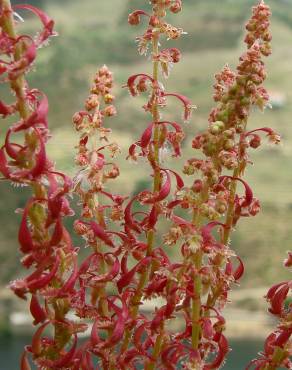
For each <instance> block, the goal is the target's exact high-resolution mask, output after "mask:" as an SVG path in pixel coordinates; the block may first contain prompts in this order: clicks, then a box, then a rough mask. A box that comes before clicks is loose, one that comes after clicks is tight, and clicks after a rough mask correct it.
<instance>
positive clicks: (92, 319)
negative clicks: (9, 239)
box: [0, 0, 292, 370]
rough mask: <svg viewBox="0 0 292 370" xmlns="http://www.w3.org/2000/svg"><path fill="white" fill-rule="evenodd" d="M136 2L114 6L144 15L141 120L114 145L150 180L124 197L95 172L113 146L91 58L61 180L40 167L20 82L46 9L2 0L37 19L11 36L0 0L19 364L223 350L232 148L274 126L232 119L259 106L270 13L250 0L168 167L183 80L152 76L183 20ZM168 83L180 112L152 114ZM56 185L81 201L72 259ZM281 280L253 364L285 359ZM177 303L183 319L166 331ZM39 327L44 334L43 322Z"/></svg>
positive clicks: (177, 358) (171, 5)
mask: <svg viewBox="0 0 292 370" xmlns="http://www.w3.org/2000/svg"><path fill="white" fill-rule="evenodd" d="M150 4H151V5H152V12H149V13H147V12H146V11H144V10H136V11H134V12H132V13H131V14H130V15H129V18H128V21H129V24H131V25H134V26H135V25H138V24H140V22H142V18H146V20H147V28H146V31H145V32H144V33H143V35H142V36H140V37H138V38H137V41H138V51H139V53H140V54H146V53H147V52H148V49H150V48H151V61H152V73H151V74H146V73H137V74H134V75H132V76H130V77H129V78H128V80H127V84H126V87H127V88H128V90H129V92H130V94H131V95H132V96H133V97H135V96H137V95H138V94H144V93H147V96H148V99H147V101H146V103H145V104H144V106H143V108H144V110H145V112H146V113H147V114H148V116H149V117H150V118H149V122H148V124H147V125H146V128H145V129H144V130H143V132H142V134H141V136H140V138H139V139H138V140H137V141H135V142H134V143H133V144H132V145H131V146H130V148H129V154H128V158H129V159H132V160H133V161H136V162H137V161H139V160H140V159H141V158H142V159H144V160H146V161H147V162H148V164H149V168H150V175H151V176H152V179H153V181H152V186H151V188H147V189H144V190H143V191H140V192H139V193H138V194H135V195H134V196H130V197H127V196H124V195H117V194H113V193H112V192H111V191H110V189H109V184H110V181H109V180H111V179H116V178H117V177H118V176H119V167H118V166H117V164H116V163H115V162H114V157H115V156H116V154H117V153H119V151H120V150H119V147H118V145H117V144H116V143H113V142H111V141H110V138H109V137H110V134H111V129H110V128H109V127H108V126H107V121H108V118H110V117H112V116H115V115H116V108H115V105H114V100H115V97H114V95H113V94H112V89H113V76H112V73H111V72H110V71H109V69H108V68H107V67H106V66H103V67H101V68H100V69H99V70H98V71H97V73H96V75H95V77H94V82H93V85H92V87H91V90H90V95H89V96H88V98H87V99H86V101H85V105H84V110H81V111H79V112H77V113H75V114H74V116H73V125H74V128H75V130H76V131H77V132H78V133H79V135H80V137H79V143H78V146H77V155H76V158H75V162H76V165H77V166H79V171H78V173H77V174H76V176H75V177H74V179H73V181H71V180H70V179H69V178H68V177H67V176H66V175H64V174H63V173H60V172H57V171H56V170H55V168H54V165H53V163H52V161H50V160H49V158H48V157H47V154H46V148H45V144H46V142H47V140H48V138H49V131H48V126H47V113H48V101H47V98H46V96H45V95H44V94H43V93H42V92H40V91H39V90H37V89H30V88H29V86H28V84H27V82H26V80H25V78H24V77H25V74H26V73H27V72H28V71H29V70H30V68H31V66H32V64H33V62H34V60H35V58H36V55H37V50H38V48H40V47H41V46H42V45H43V44H44V43H46V42H47V40H48V38H49V37H50V36H53V35H54V31H53V26H54V22H53V20H52V19H50V18H49V17H48V16H47V15H46V14H45V13H43V12H41V11H40V10H38V9H36V8H35V7H33V6H30V5H19V6H16V7H15V10H18V9H19V10H23V9H24V10H29V11H32V12H33V13H34V14H36V15H37V16H38V17H39V19H40V21H41V23H42V25H43V29H42V30H41V32H40V33H39V34H38V35H37V36H36V37H35V38H31V37H30V36H28V35H20V36H18V35H17V33H16V28H17V27H16V26H17V21H16V20H15V19H14V10H13V9H12V8H11V6H10V2H9V0H2V1H0V26H1V34H0V40H1V42H0V51H1V55H2V56H3V57H2V59H1V60H0V74H1V76H2V79H1V82H4V83H9V84H10V88H11V89H12V91H13V93H14V95H15V102H13V103H11V104H7V103H5V102H4V101H0V114H1V115H2V116H3V117H6V116H12V115H13V114H18V116H19V117H18V118H19V119H18V121H17V122H15V123H14V124H12V125H11V126H10V127H9V128H8V131H7V134H6V136H5V140H4V143H3V146H2V147H1V149H0V172H1V173H2V175H3V177H4V178H6V179H8V180H10V181H11V182H13V183H16V184H19V185H25V186H30V187H31V189H32V193H33V195H32V196H31V198H30V199H29V200H28V202H27V204H26V206H25V207H24V209H23V210H21V213H22V220H21V224H20V229H19V237H18V239H19V244H20V250H21V252H22V253H23V254H24V257H23V259H22V264H23V265H24V266H25V267H26V268H31V269H34V270H33V272H32V273H30V274H29V275H28V276H27V277H25V278H23V279H19V280H15V281H13V282H12V283H11V288H12V290H13V291H14V292H15V293H16V294H17V295H18V296H19V297H21V298H26V296H27V295H29V294H30V296H31V302H30V311H31V314H32V316H33V320H34V325H38V329H37V330H36V332H35V334H34V335H33V339H32V344H31V345H29V346H26V348H25V352H24V354H23V356H22V358H21V369H22V370H29V369H30V365H29V359H28V354H30V355H31V357H32V359H33V361H34V363H35V364H36V366H37V367H38V368H39V369H43V368H48V369H73V370H78V369H94V368H95V366H96V364H98V368H103V369H108V370H115V369H120V370H128V369H136V368H137V366H139V367H141V366H143V368H144V369H146V370H152V369H154V368H156V369H169V370H171V369H177V368H178V367H180V368H183V369H198V370H199V369H200V370H211V369H218V368H220V367H221V366H222V364H223V363H224V360H225V357H226V355H227V354H228V352H229V345H228V340H227V338H226V336H225V335H224V330H225V319H224V317H223V314H222V311H223V309H224V307H225V305H226V303H227V302H228V293H229V291H230V289H231V286H232V284H234V283H237V282H238V281H239V279H240V278H241V276H242V275H243V273H244V265H243V262H242V260H241V259H240V257H238V256H237V255H236V253H235V252H234V251H233V250H232V249H231V248H230V237H231V233H232V231H233V229H234V227H235V226H236V225H237V223H238V221H239V219H240V218H241V217H249V216H255V215H256V214H257V213H258V212H259V210H260V204H259V201H258V200H257V199H256V198H254V196H253V192H252V189H251V188H250V186H249V185H248V184H247V182H246V181H245V180H244V178H243V176H244V172H245V169H246V167H247V165H248V164H249V163H250V158H249V150H248V149H250V148H251V149H257V148H258V147H259V146H260V145H261V136H260V135H261V134H265V135H266V136H267V137H268V138H269V140H270V141H271V142H273V143H275V144H277V143H278V142H279V141H280V137H279V135H277V133H275V131H273V130H272V129H270V128H267V127H261V128H258V129H254V130H248V128H247V121H248V118H249V116H250V114H251V110H252V108H253V107H258V108H259V109H261V110H263V109H264V108H265V107H266V106H267V105H268V101H269V97H268V93H267V91H266V90H265V88H264V87H263V82H264V81H265V77H266V72H265V66H264V62H263V57H265V56H268V55H269V54H270V52H271V48H270V41H271V36H270V33H269V17H270V14H271V13H270V10H269V7H268V6H266V5H265V4H264V2H263V1H260V2H259V4H258V5H257V6H255V7H254V8H253V15H252V18H251V19H250V20H249V22H248V23H247V26H246V29H247V35H246V37H245V43H246V45H247V50H246V52H245V53H244V54H243V55H242V56H241V57H240V61H239V65H238V67H237V71H236V72H233V71H231V70H230V68H229V67H228V66H225V67H224V68H223V70H222V72H220V73H218V74H216V75H215V79H216V82H215V85H214V101H215V103H216V107H215V108H214V109H213V110H212V111H211V113H210V116H209V124H208V127H207V129H206V130H205V131H204V132H202V133H200V134H198V135H196V136H195V138H194V139H193V141H192V147H193V149H194V150H196V151H197V152H199V153H198V155H196V156H194V157H193V158H190V159H188V160H187V161H186V163H185V165H184V168H183V170H182V173H183V174H182V175H180V174H178V173H177V172H176V171H174V170H172V169H171V168H168V167H166V165H165V163H164V153H165V152H166V151H167V152H170V153H171V156H172V157H174V158H176V157H179V156H181V144H182V141H183V140H184V137H185V133H184V129H183V123H186V122H188V121H189V120H190V118H191V114H192V111H193V109H194V108H195V106H194V105H193V104H192V102H191V101H190V99H189V98H187V97H186V96H184V95H181V94H179V93H177V92H168V91H166V90H165V88H164V86H163V84H162V83H161V81H160V74H161V75H162V77H164V78H167V77H168V76H169V73H170V70H171V68H172V67H173V65H174V64H175V63H178V62H179V61H180V58H181V53H180V51H179V50H178V49H177V48H173V47H172V48H165V49H163V48H161V39H162V38H165V39H166V40H168V39H172V40H174V39H177V38H179V37H180V36H181V35H182V34H183V33H184V32H183V30H182V29H181V28H176V27H174V26H172V25H170V24H169V23H167V22H166V20H165V17H166V15H167V14H168V12H171V13H178V12H180V11H181V10H182V0H151V1H150ZM173 98H175V99H176V100H177V101H178V102H179V103H180V104H181V106H182V108H183V109H182V113H183V114H182V119H181V122H180V120H177V121H171V120H169V121H166V120H163V118H162V111H163V110H166V109H167V105H168V104H169V100H172V99H173ZM14 138H15V139H14ZM183 175H186V176H192V185H191V186H186V185H185V181H184V179H183ZM239 186H240V188H241V189H242V191H238V187H239ZM70 191H72V192H73V193H75V195H77V196H78V198H79V200H80V205H81V207H80V208H81V214H80V216H79V217H77V218H76V220H75V222H74V231H75V233H76V234H77V235H79V236H81V237H82V238H83V240H84V241H85V246H86V247H88V249H89V250H90V253H89V254H88V255H87V256H86V257H85V259H84V260H83V261H82V262H81V264H80V266H78V264H77V254H78V251H79V248H74V247H73V245H72V242H71V239H70V235H69V233H68V231H67V230H66V228H65V226H64V223H63V219H64V217H67V216H71V215H73V211H72V210H71V208H70V204H69V202H68V193H69V192H70ZM161 230H164V231H161ZM162 234H163V235H162ZM173 248H176V249H177V250H178V251H180V258H179V260H176V261H173V260H172V258H171V257H170V255H171V253H169V252H170V250H171V249H173ZM291 260H292V257H291V253H290V254H289V257H288V258H287V260H286V262H285V265H286V266H288V267H290V266H291V265H292V262H291ZM290 290H291V282H288V281H285V282H282V283H280V284H277V285H275V286H273V287H272V288H271V289H270V290H269V292H268V294H267V299H268V301H269V302H270V305H271V308H270V312H271V313H272V314H274V315H276V316H278V317H279V318H280V324H279V326H278V329H277V330H276V331H275V332H274V333H272V334H271V335H270V336H269V337H268V338H267V341H266V343H265V350H264V352H263V354H262V357H261V358H260V359H256V360H254V361H252V362H251V364H250V366H252V365H255V366H256V369H258V370H260V369H263V370H264V369H265V370H267V369H276V368H277V367H279V366H286V367H287V368H291V362H290V360H289V358H288V357H289V355H290V352H291V340H290V336H291V334H292V330H291V304H290V305H287V302H286V298H287V296H288V293H289V291H290ZM146 300H150V301H151V302H152V303H153V304H154V305H155V310H153V312H151V314H145V312H143V303H144V302H145V301H146ZM69 314H70V315H71V316H70V318H69V317H68V316H69ZM72 316H73V318H72ZM177 319H179V320H182V322H183V323H184V325H183V327H182V328H181V329H180V330H178V331H176V332H173V330H172V324H173V323H174V322H175V321H176V320H177ZM49 328H53V329H54V335H53V336H49V335H47V332H48V331H49ZM86 329H89V330H90V335H89V338H88V339H87V340H85V341H84V342H83V343H81V344H80V345H79V343H78V334H79V333H81V332H84V331H85V330H86Z"/></svg>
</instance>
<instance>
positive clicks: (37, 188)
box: [0, 0, 71, 358]
mask: <svg viewBox="0 0 292 370" xmlns="http://www.w3.org/2000/svg"><path fill="white" fill-rule="evenodd" d="M0 5H1V6H2V14H3V17H2V19H1V27H2V28H3V30H4V31H5V32H6V33H7V35H8V36H9V37H11V38H12V39H13V40H17V38H18V34H17V32H16V29H15V22H14V19H13V9H12V7H11V2H10V0H1V1H0ZM22 56H23V49H22V46H21V44H17V45H16V47H15V50H14V52H13V59H14V61H15V62H17V61H19V60H20V59H21V58H22ZM9 83H10V87H11V89H12V90H13V91H14V92H15V96H16V99H17V104H16V107H17V112H18V113H19V116H20V118H22V119H23V120H26V119H28V118H29V116H30V114H31V113H32V110H31V108H30V106H29V104H28V101H27V98H26V81H25V77H24V72H23V73H21V74H20V75H19V76H18V77H17V78H14V79H9ZM34 135H35V133H34V130H28V132H26V134H25V140H26V141H27V142H28V143H30V141H32V142H33V141H34ZM29 183H30V185H31V187H32V190H33V193H34V196H35V198H39V199H45V198H46V197H47V191H46V189H45V187H44V186H43V185H42V184H41V183H39V182H37V181H36V180H30V181H29ZM31 222H32V224H35V226H36V229H37V223H38V222H39V219H38V218H37V219H36V220H35V221H34V220H33V219H31ZM42 231H43V230H42ZM40 238H41V239H43V242H44V243H45V242H48V233H47V232H45V234H44V235H43V236H40ZM52 306H53V308H54V318H55V320H56V323H55V324H54V337H55V343H56V348H57V349H56V352H54V353H53V352H52V353H50V354H49V356H50V357H51V358H54V357H58V352H59V350H60V349H62V348H63V347H64V346H65V345H66V343H67V342H68V340H69V339H70V337H71V334H70V330H69V329H68V328H67V327H64V325H62V324H60V322H63V321H64V318H65V315H66V313H67V311H68V310H69V307H68V302H67V301H66V299H55V300H54V302H53V304H52ZM57 321H59V323H58V322H57Z"/></svg>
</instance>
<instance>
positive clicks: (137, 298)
mask: <svg viewBox="0 0 292 370" xmlns="http://www.w3.org/2000/svg"><path fill="white" fill-rule="evenodd" d="M158 45H159V34H155V35H154V37H153V41H152V48H153V49H152V50H153V55H157V54H158V52H159V47H158ZM158 74H159V63H158V61H153V71H152V78H153V80H154V81H155V82H156V83H157V82H158ZM152 99H153V101H154V105H153V110H152V120H153V122H154V126H155V127H154V134H153V137H154V149H153V152H154V153H153V154H154V163H155V168H154V180H153V192H154V193H155V192H158V191H159V189H160V186H161V176H160V168H159V136H160V129H159V125H158V124H157V122H158V121H159V109H158V105H157V102H156V97H155V91H153V95H152ZM153 245H154V231H153V230H149V231H148V232H147V256H150V255H151V253H152V250H153ZM148 273H149V270H148V269H147V268H146V269H145V271H144V272H143V273H142V275H141V277H140V280H139V283H138V287H137V291H136V294H135V295H134V297H133V299H132V304H131V308H130V312H131V317H132V318H133V319H135V318H136V317H137V314H138V311H139V304H140V302H141V298H142V295H143V288H144V287H145V284H146V282H147V277H148ZM130 337H131V331H130V330H129V329H127V330H126V333H125V337H124V341H123V344H122V347H121V352H124V351H125V350H126V349H127V348H128V345H129V342H130ZM158 342H160V339H159V341H158ZM157 351H158V349H157ZM145 369H148V368H147V367H146V368H145ZM150 369H151V367H150V368H149V369H148V370H150Z"/></svg>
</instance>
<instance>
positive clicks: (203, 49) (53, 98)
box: [0, 0, 292, 370]
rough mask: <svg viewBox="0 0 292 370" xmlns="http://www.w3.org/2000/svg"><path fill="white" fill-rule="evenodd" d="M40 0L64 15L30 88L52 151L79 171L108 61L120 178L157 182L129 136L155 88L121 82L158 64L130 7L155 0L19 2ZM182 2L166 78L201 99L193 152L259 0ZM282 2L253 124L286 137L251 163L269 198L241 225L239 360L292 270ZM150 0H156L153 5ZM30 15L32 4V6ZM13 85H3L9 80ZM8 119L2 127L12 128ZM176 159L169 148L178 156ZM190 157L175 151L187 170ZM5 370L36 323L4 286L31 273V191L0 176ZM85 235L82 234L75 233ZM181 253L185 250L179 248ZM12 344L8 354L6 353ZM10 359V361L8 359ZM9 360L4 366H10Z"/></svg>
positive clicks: (252, 346)
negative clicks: (269, 294)
mask: <svg viewBox="0 0 292 370" xmlns="http://www.w3.org/2000/svg"><path fill="white" fill-rule="evenodd" d="M18 2H21V3H24V2H26V3H30V4H32V5H36V6H40V7H41V8H43V9H45V10H46V12H47V13H48V14H49V15H50V16H51V17H52V18H54V19H55V21H56V30H57V31H58V34H59V37H56V38H53V39H52V40H51V42H50V45H49V47H47V48H44V49H42V50H40V51H39V56H38V59H37V63H36V65H35V68H34V71H33V72H32V73H31V74H30V75H29V82H30V85H31V86H32V87H37V88H39V89H41V90H43V91H44V92H45V93H46V94H47V95H48V98H49V101H50V114H49V118H50V121H49V122H50V128H51V131H52V134H53V139H52V140H51V142H50V143H49V145H48V146H49V152H50V156H51V158H53V159H54V160H55V161H56V162H57V167H58V168H59V169H62V170H64V171H66V172H67V173H69V174H70V175H74V173H75V172H76V168H74V155H75V149H74V146H75V145H76V143H77V136H76V135H75V134H74V130H73V128H72V124H71V117H72V115H73V113H74V112H75V111H78V110H80V109H82V107H83V102H84V100H85V98H86V96H87V94H88V91H89V87H90V85H91V79H92V77H93V75H94V73H95V71H96V69H97V68H98V67H100V66H101V65H103V64H104V63H105V64H107V65H108V66H109V68H110V69H111V70H112V71H113V72H114V75H115V80H116V88H115V94H116V97H117V100H116V106H117V109H118V113H119V114H118V116H117V117H116V118H114V119H112V120H110V121H108V122H109V124H110V125H111V127H112V129H113V138H114V139H115V138H116V140H117V141H118V142H119V144H120V145H121V147H122V150H123V152H122V155H121V160H122V161H123V163H121V169H122V174H121V176H120V178H119V180H117V181H115V184H114V182H113V185H112V186H113V189H114V190H116V191H118V190H119V189H127V192H130V193H131V192H133V193H135V192H137V191H139V190H142V189H144V188H145V186H146V185H147V183H149V182H150V181H151V178H150V177H149V175H148V172H147V167H146V165H144V164H141V163H140V164H139V165H138V166H135V165H133V164H129V163H125V161H124V158H125V157H126V155H127V147H128V146H129V145H130V143H131V142H133V141H135V140H137V139H138V138H139V133H141V132H142V130H143V128H145V127H146V126H145V125H146V123H147V122H148V117H147V115H146V114H145V113H143V110H142V109H141V106H142V105H143V104H144V102H145V96H144V97H143V96H141V97H138V98H135V99H133V98H131V97H130V96H129V94H128V92H127V91H126V90H125V89H122V88H121V86H122V85H123V84H124V83H125V81H126V80H127V78H128V76H129V75H130V74H134V73H139V72H145V71H149V69H150V68H149V66H150V63H149V60H147V58H144V57H140V56H139V55H138V54H137V50H136V44H135V37H136V36H137V35H139V34H141V33H142V31H143V27H144V26H145V24H144V25H143V26H141V27H140V26H139V27H130V26H129V25H128V23H127V16H128V13H129V12H130V11H133V10H135V9H137V8H144V9H145V8H146V7H148V2H147V1H146V0H82V1H79V0H38V1H37V0H31V1H12V3H14V4H15V3H18ZM183 3H184V9H183V12H182V13H179V14H178V15H176V16H170V17H169V22H170V23H173V24H174V25H177V26H179V27H180V26H181V27H183V29H184V30H185V31H186V32H187V34H186V35H184V36H183V38H181V39H180V40H179V41H176V42H170V41H168V46H167V47H171V46H176V47H179V48H180V49H181V50H182V51H183V59H182V62H181V63H179V64H178V65H175V66H174V69H173V71H172V73H171V75H170V77H169V79H168V80H167V81H164V85H165V86H166V89H167V90H169V91H176V92H180V93H182V94H184V95H187V96H188V97H190V98H191V99H192V101H193V103H194V104H196V105H197V107H198V109H197V110H196V111H195V113H194V116H193V119H192V121H191V123H190V124H188V126H187V127H186V131H187V133H188V139H187V140H185V142H184V150H185V154H184V156H185V158H188V157H191V156H194V155H195V154H194V152H193V151H192V149H191V144H190V143H191V139H192V137H193V136H194V135H195V134H196V133H198V132H200V131H201V130H203V129H204V128H205V127H206V125H207V120H208V114H209V112H210V110H211V108H212V106H213V105H214V103H213V101H212V84H213V80H214V74H215V73H216V72H218V71H220V70H221V69H222V67H223V66H224V64H226V63H228V64H229V65H230V66H231V67H232V68H235V67H236V64H237V61H238V57H239V56H240V55H241V53H242V52H243V50H244V44H243V41H242V40H243V35H244V24H245V22H246V20H247V19H248V18H249V16H250V14H251V10H250V9H251V6H252V5H253V4H255V3H256V0H253V1H252V0H220V1H218V0H184V1H183ZM266 3H267V4H269V5H270V6H271V8H272V11H273V17H272V33H273V55H272V56H271V57H269V58H268V60H267V70H268V79H267V82H266V87H267V88H268V90H269V92H270V95H271V104H272V106H273V108H272V109H267V110H266V111H265V113H264V114H262V113H259V112H254V113H253V115H252V117H251V120H250V126H249V127H250V128H257V127H263V126H269V127H272V128H274V129H275V130H276V131H278V132H279V133H280V134H281V135H282V138H283V145H281V146H278V147H276V148H273V147H271V146H269V145H268V144H267V143H266V144H267V145H265V144H264V145H263V146H262V148H261V149H260V150H257V151H255V152H254V153H251V156H252V160H253V162H254V165H253V166H250V168H249V170H248V172H247V180H248V182H249V183H250V184H251V185H252V188H253V190H254V193H255V196H257V197H258V198H259V199H260V200H261V205H262V212H261V213H260V214H259V215H258V216H256V218H255V219H253V218H249V219H243V220H242V221H241V222H240V227H239V228H238V230H237V231H236V232H235V233H234V234H233V238H232V246H233V248H234V249H235V250H236V252H237V253H238V254H239V255H240V256H241V257H242V259H243V260H244V262H245V264H246V273H245V277H244V278H243V279H242V282H241V286H240V287H234V289H233V293H232V300H233V303H232V304H230V305H229V306H228V308H227V315H228V317H229V318H230V324H229V327H228V331H229V334H230V337H231V338H233V344H234V350H233V352H232V354H231V355H230V360H229V361H228V362H227V364H226V365H225V367H224V369H240V368H243V365H242V366H239V365H238V363H237V362H236V363H237V365H238V366H237V365H234V363H233V362H232V361H233V360H232V358H235V356H238V354H239V353H241V355H242V357H243V358H245V359H246V358H247V356H249V355H250V354H251V353H253V354H255V353H256V352H257V351H258V350H259V349H260V348H261V344H260V342H259V340H260V339H261V338H260V337H262V336H263V335H264V334H265V333H266V332H267V331H268V330H269V327H270V326H271V325H273V322H272V321H271V319H270V318H269V316H268V314H266V304H265V300H264V299H263V296H264V294H265V292H266V289H267V287H268V286H269V285H270V284H272V283H273V282H278V281H281V279H287V278H289V275H288V272H287V271H286V270H285V269H284V268H282V261H283V259H284V257H285V254H286V251H287V250H288V249H291V242H292V162H291V159H292V91H291V86H292V1H291V0H266ZM145 4H146V5H145ZM23 15H24V17H25V18H26V19H27V17H28V13H25V14H23ZM38 26H39V24H38V21H37V20H36V19H35V18H33V17H31V18H30V19H29V20H28V19H27V22H26V23H25V24H24V25H22V26H21V27H22V28H23V29H25V30H26V31H28V32H29V31H33V30H34V29H37V27H38ZM0 93H2V94H4V91H2V90H0ZM180 108H181V107H180V106H179V105H175V104H173V105H172V106H169V107H168V108H167V111H168V114H170V115H171V116H172V117H173V119H175V118H178V119H179V117H180V116H181V112H180ZM4 132H5V126H4V125H3V123H2V124H1V126H0V135H1V137H2V138H3V134H4ZM171 160H172V159H170V161H171ZM182 163H183V160H182V161H178V160H175V163H174V167H176V168H177V169H180V168H181V167H182ZM0 191H1V198H0V221H1V226H2V227H1V234H0V347H1V353H0V355H1V363H0V369H5V370H8V369H17V368H18V365H17V363H15V364H14V363H13V362H12V360H13V359H15V358H16V353H17V355H18V353H19V352H20V351H21V346H22V344H23V342H25V341H27V339H26V337H25V335H26V334H29V332H30V330H31V324H30V318H29V317H26V316H25V309H26V307H24V306H25V304H24V306H23V303H22V302H19V301H18V300H16V299H14V297H13V296H12V294H11V293H10V292H9V290H8V289H6V285H7V284H8V283H9V281H10V280H12V279H14V278H16V277H19V276H20V275H21V274H22V273H23V272H22V269H21V267H20V262H19V257H20V254H19V252H18V246H17V236H16V235H17V232H16V230H17V226H18V224H19V216H16V215H15V213H14V210H15V209H16V208H20V207H23V205H24V203H25V200H26V198H27V194H26V191H25V190H23V189H22V190H19V189H15V188H13V187H11V186H10V185H8V184H4V183H3V182H1V183H0ZM76 243H77V245H78V241H76ZM172 253H175V251H172ZM3 353H5V355H4V354H3ZM2 358H3V361H2ZM1 366H3V367H1Z"/></svg>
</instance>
